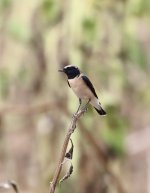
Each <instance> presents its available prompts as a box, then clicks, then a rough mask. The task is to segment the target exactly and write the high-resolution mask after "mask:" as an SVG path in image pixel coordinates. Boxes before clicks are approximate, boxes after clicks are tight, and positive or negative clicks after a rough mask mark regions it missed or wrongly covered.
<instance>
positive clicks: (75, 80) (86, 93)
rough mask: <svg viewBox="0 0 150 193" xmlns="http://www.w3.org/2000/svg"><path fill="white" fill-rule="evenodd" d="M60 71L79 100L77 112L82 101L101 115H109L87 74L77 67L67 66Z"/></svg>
mask: <svg viewBox="0 0 150 193" xmlns="http://www.w3.org/2000/svg"><path fill="white" fill-rule="evenodd" d="M58 71H59V72H63V73H65V74H66V75H67V82H68V85H69V87H70V88H72V90H73V92H74V93H75V95H76V96H77V97H78V99H79V107H78V109H77V112H78V111H79V109H80V107H81V104H82V100H88V103H90V104H91V105H92V106H93V107H94V108H95V110H96V111H97V112H98V114H99V115H103V116H104V115H106V114H107V113H106V111H105V110H104V109H103V108H102V106H101V103H100V101H99V99H98V96H97V94H96V91H95V89H94V86H93V84H92V83H91V81H90V79H89V78H88V77H87V76H86V75H85V74H83V73H82V72H81V71H80V69H79V68H78V67H77V66H74V65H67V66H65V67H64V68H63V69H60V70H58ZM88 103H87V104H88Z"/></svg>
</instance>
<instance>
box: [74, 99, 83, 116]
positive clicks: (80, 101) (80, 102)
mask: <svg viewBox="0 0 150 193" xmlns="http://www.w3.org/2000/svg"><path fill="white" fill-rule="evenodd" d="M81 104H82V100H81V99H80V98H79V106H78V109H77V111H76V113H75V114H77V113H78V111H79V109H80V107H81Z"/></svg>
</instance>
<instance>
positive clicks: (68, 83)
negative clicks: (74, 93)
mask: <svg viewBox="0 0 150 193" xmlns="http://www.w3.org/2000/svg"><path fill="white" fill-rule="evenodd" d="M67 82H68V86H69V87H70V88H71V86H70V84H69V81H68V80H67Z"/></svg>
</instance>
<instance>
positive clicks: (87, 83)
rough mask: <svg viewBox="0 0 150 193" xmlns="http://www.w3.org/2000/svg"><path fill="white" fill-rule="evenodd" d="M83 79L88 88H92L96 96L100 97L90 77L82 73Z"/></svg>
mask: <svg viewBox="0 0 150 193" xmlns="http://www.w3.org/2000/svg"><path fill="white" fill-rule="evenodd" d="M82 79H83V81H84V82H85V84H86V85H87V86H88V88H89V89H90V90H91V92H92V93H93V94H94V96H95V97H96V98H98V96H97V94H96V92H95V89H94V87H93V85H92V83H91V81H90V80H89V79H88V77H87V76H85V75H82Z"/></svg>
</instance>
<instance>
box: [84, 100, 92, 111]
mask: <svg viewBox="0 0 150 193" xmlns="http://www.w3.org/2000/svg"><path fill="white" fill-rule="evenodd" d="M90 101H91V99H89V100H88V102H87V103H86V104H85V105H84V107H83V108H82V110H85V111H86V110H87V107H88V105H89V102H90Z"/></svg>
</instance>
